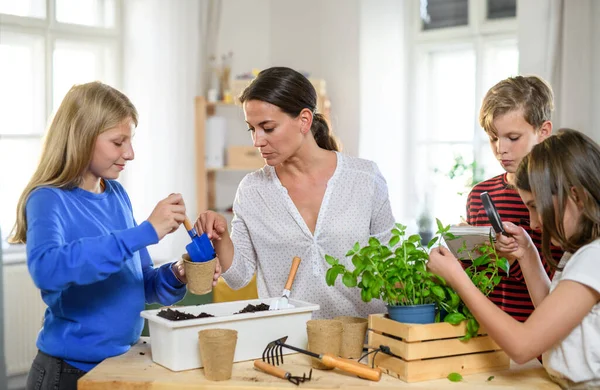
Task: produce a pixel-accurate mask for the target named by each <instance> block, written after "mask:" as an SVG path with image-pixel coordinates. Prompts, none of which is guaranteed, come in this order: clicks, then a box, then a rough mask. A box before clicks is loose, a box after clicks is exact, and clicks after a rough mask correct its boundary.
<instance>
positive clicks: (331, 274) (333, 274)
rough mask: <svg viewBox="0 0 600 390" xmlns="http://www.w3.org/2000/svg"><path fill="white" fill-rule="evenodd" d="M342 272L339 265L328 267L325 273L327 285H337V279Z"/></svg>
mask: <svg viewBox="0 0 600 390" xmlns="http://www.w3.org/2000/svg"><path fill="white" fill-rule="evenodd" d="M340 273H341V272H340V269H339V268H337V267H333V268H330V269H328V270H327V273H326V274H325V281H326V282H327V285H328V286H333V285H335V279H337V277H338V275H339V274H340Z"/></svg>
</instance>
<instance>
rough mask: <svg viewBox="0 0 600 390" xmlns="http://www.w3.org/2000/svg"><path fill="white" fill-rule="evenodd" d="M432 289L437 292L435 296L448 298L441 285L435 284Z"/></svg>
mask: <svg viewBox="0 0 600 390" xmlns="http://www.w3.org/2000/svg"><path fill="white" fill-rule="evenodd" d="M431 291H432V292H433V293H434V294H435V296H437V297H439V298H441V299H444V298H446V294H445V293H444V289H443V288H441V287H440V286H433V287H432V288H431Z"/></svg>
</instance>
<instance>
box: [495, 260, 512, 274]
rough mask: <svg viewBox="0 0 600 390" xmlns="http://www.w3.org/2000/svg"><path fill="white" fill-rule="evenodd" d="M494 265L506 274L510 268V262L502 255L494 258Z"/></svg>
mask: <svg viewBox="0 0 600 390" xmlns="http://www.w3.org/2000/svg"><path fill="white" fill-rule="evenodd" d="M496 265H497V266H498V268H500V269H501V270H502V271H504V272H505V273H506V275H508V270H509V269H510V264H509V263H508V260H506V259H505V258H504V257H501V258H500V259H498V260H496Z"/></svg>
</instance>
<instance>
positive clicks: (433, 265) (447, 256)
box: [427, 246, 465, 286]
mask: <svg viewBox="0 0 600 390" xmlns="http://www.w3.org/2000/svg"><path fill="white" fill-rule="evenodd" d="M427 268H429V270H430V271H431V272H433V273H434V274H436V275H438V276H441V277H442V278H444V280H446V282H448V284H450V286H454V285H455V283H456V282H455V281H456V280H457V278H458V276H459V275H461V274H464V273H465V271H464V270H463V267H462V266H461V265H460V261H459V260H458V259H457V258H456V257H454V255H453V254H452V252H450V251H449V250H448V249H447V248H445V247H443V246H438V247H435V248H433V249H431V252H429V261H428V262H427Z"/></svg>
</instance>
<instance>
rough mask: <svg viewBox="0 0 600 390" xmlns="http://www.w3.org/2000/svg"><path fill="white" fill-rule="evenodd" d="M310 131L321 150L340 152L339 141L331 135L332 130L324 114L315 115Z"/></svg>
mask: <svg viewBox="0 0 600 390" xmlns="http://www.w3.org/2000/svg"><path fill="white" fill-rule="evenodd" d="M310 131H311V132H312V134H313V137H314V138H315V141H317V145H319V147H320V148H321V149H325V150H333V151H336V152H339V151H340V149H339V146H338V141H337V139H336V138H335V137H334V136H333V134H332V133H331V128H330V126H329V123H328V121H327V119H326V118H325V116H324V115H323V114H314V115H313V122H312V126H311V128H310Z"/></svg>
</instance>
